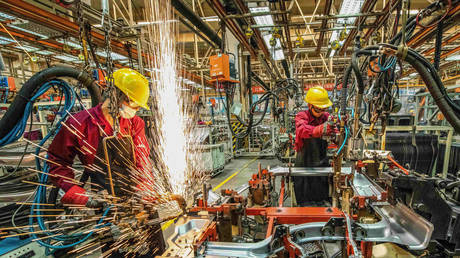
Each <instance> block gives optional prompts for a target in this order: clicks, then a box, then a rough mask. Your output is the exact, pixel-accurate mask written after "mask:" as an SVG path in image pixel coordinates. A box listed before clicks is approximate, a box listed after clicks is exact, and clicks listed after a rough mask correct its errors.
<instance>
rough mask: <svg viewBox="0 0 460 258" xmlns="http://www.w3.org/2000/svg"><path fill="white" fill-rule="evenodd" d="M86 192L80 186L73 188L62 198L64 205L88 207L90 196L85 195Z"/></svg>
mask: <svg viewBox="0 0 460 258" xmlns="http://www.w3.org/2000/svg"><path fill="white" fill-rule="evenodd" d="M85 192H86V190H85V189H83V188H81V187H80V186H78V185H74V186H72V187H71V188H70V189H69V190H68V191H67V192H66V193H65V194H64V196H62V198H61V203H63V204H77V205H86V203H87V202H88V196H86V195H85Z"/></svg>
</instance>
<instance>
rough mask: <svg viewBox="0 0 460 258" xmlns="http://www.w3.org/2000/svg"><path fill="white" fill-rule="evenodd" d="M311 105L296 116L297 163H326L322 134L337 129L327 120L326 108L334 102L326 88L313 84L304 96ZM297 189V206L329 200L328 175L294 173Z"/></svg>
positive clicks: (311, 165)
mask: <svg viewBox="0 0 460 258" xmlns="http://www.w3.org/2000/svg"><path fill="white" fill-rule="evenodd" d="M305 102H307V104H308V109H307V110H305V111H301V112H299V113H298V114H297V115H296V117H295V126H296V134H295V146H294V147H295V150H296V152H297V153H296V161H295V166H296V167H327V166H329V160H328V158H327V155H326V154H327V142H326V141H325V140H324V139H322V138H321V137H323V136H326V135H331V134H333V133H335V132H336V130H337V129H336V128H335V126H333V125H331V124H330V123H328V118H329V113H328V112H326V110H327V108H329V107H330V106H331V105H332V102H331V101H330V100H329V97H328V94H327V91H326V90H325V89H324V88H322V87H319V86H318V87H313V88H311V89H309V90H308V92H307V95H306V96H305ZM294 191H295V196H296V201H297V205H298V206H312V205H315V204H318V203H320V202H324V201H327V200H328V195H329V187H328V178H327V177H321V176H309V177H301V176H298V177H295V178H294Z"/></svg>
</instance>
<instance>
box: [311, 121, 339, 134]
mask: <svg viewBox="0 0 460 258" xmlns="http://www.w3.org/2000/svg"><path fill="white" fill-rule="evenodd" d="M337 132H338V130H337V127H336V126H335V125H334V124H331V123H327V122H326V123H323V124H320V125H318V126H316V127H315V128H314V129H313V134H312V136H313V137H314V138H321V137H322V136H326V135H333V134H335V133H337Z"/></svg>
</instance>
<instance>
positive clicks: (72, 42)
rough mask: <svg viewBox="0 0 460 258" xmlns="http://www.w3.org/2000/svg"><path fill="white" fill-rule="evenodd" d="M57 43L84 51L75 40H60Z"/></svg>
mask: <svg viewBox="0 0 460 258" xmlns="http://www.w3.org/2000/svg"><path fill="white" fill-rule="evenodd" d="M57 42H59V43H62V44H65V45H67V46H69V47H72V48H76V49H82V47H81V46H80V43H77V41H76V40H75V39H74V38H71V39H65V40H64V39H58V40H57Z"/></svg>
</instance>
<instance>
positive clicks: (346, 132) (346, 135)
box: [336, 118, 348, 155]
mask: <svg viewBox="0 0 460 258" xmlns="http://www.w3.org/2000/svg"><path fill="white" fill-rule="evenodd" d="M339 119H340V118H339ZM344 129H345V138H344V139H343V142H342V145H341V146H340V148H339V149H338V150H337V153H336V155H339V154H340V152H341V151H342V149H343V147H344V146H345V143H346V142H347V139H348V128H347V127H346V126H345V127H344Z"/></svg>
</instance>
